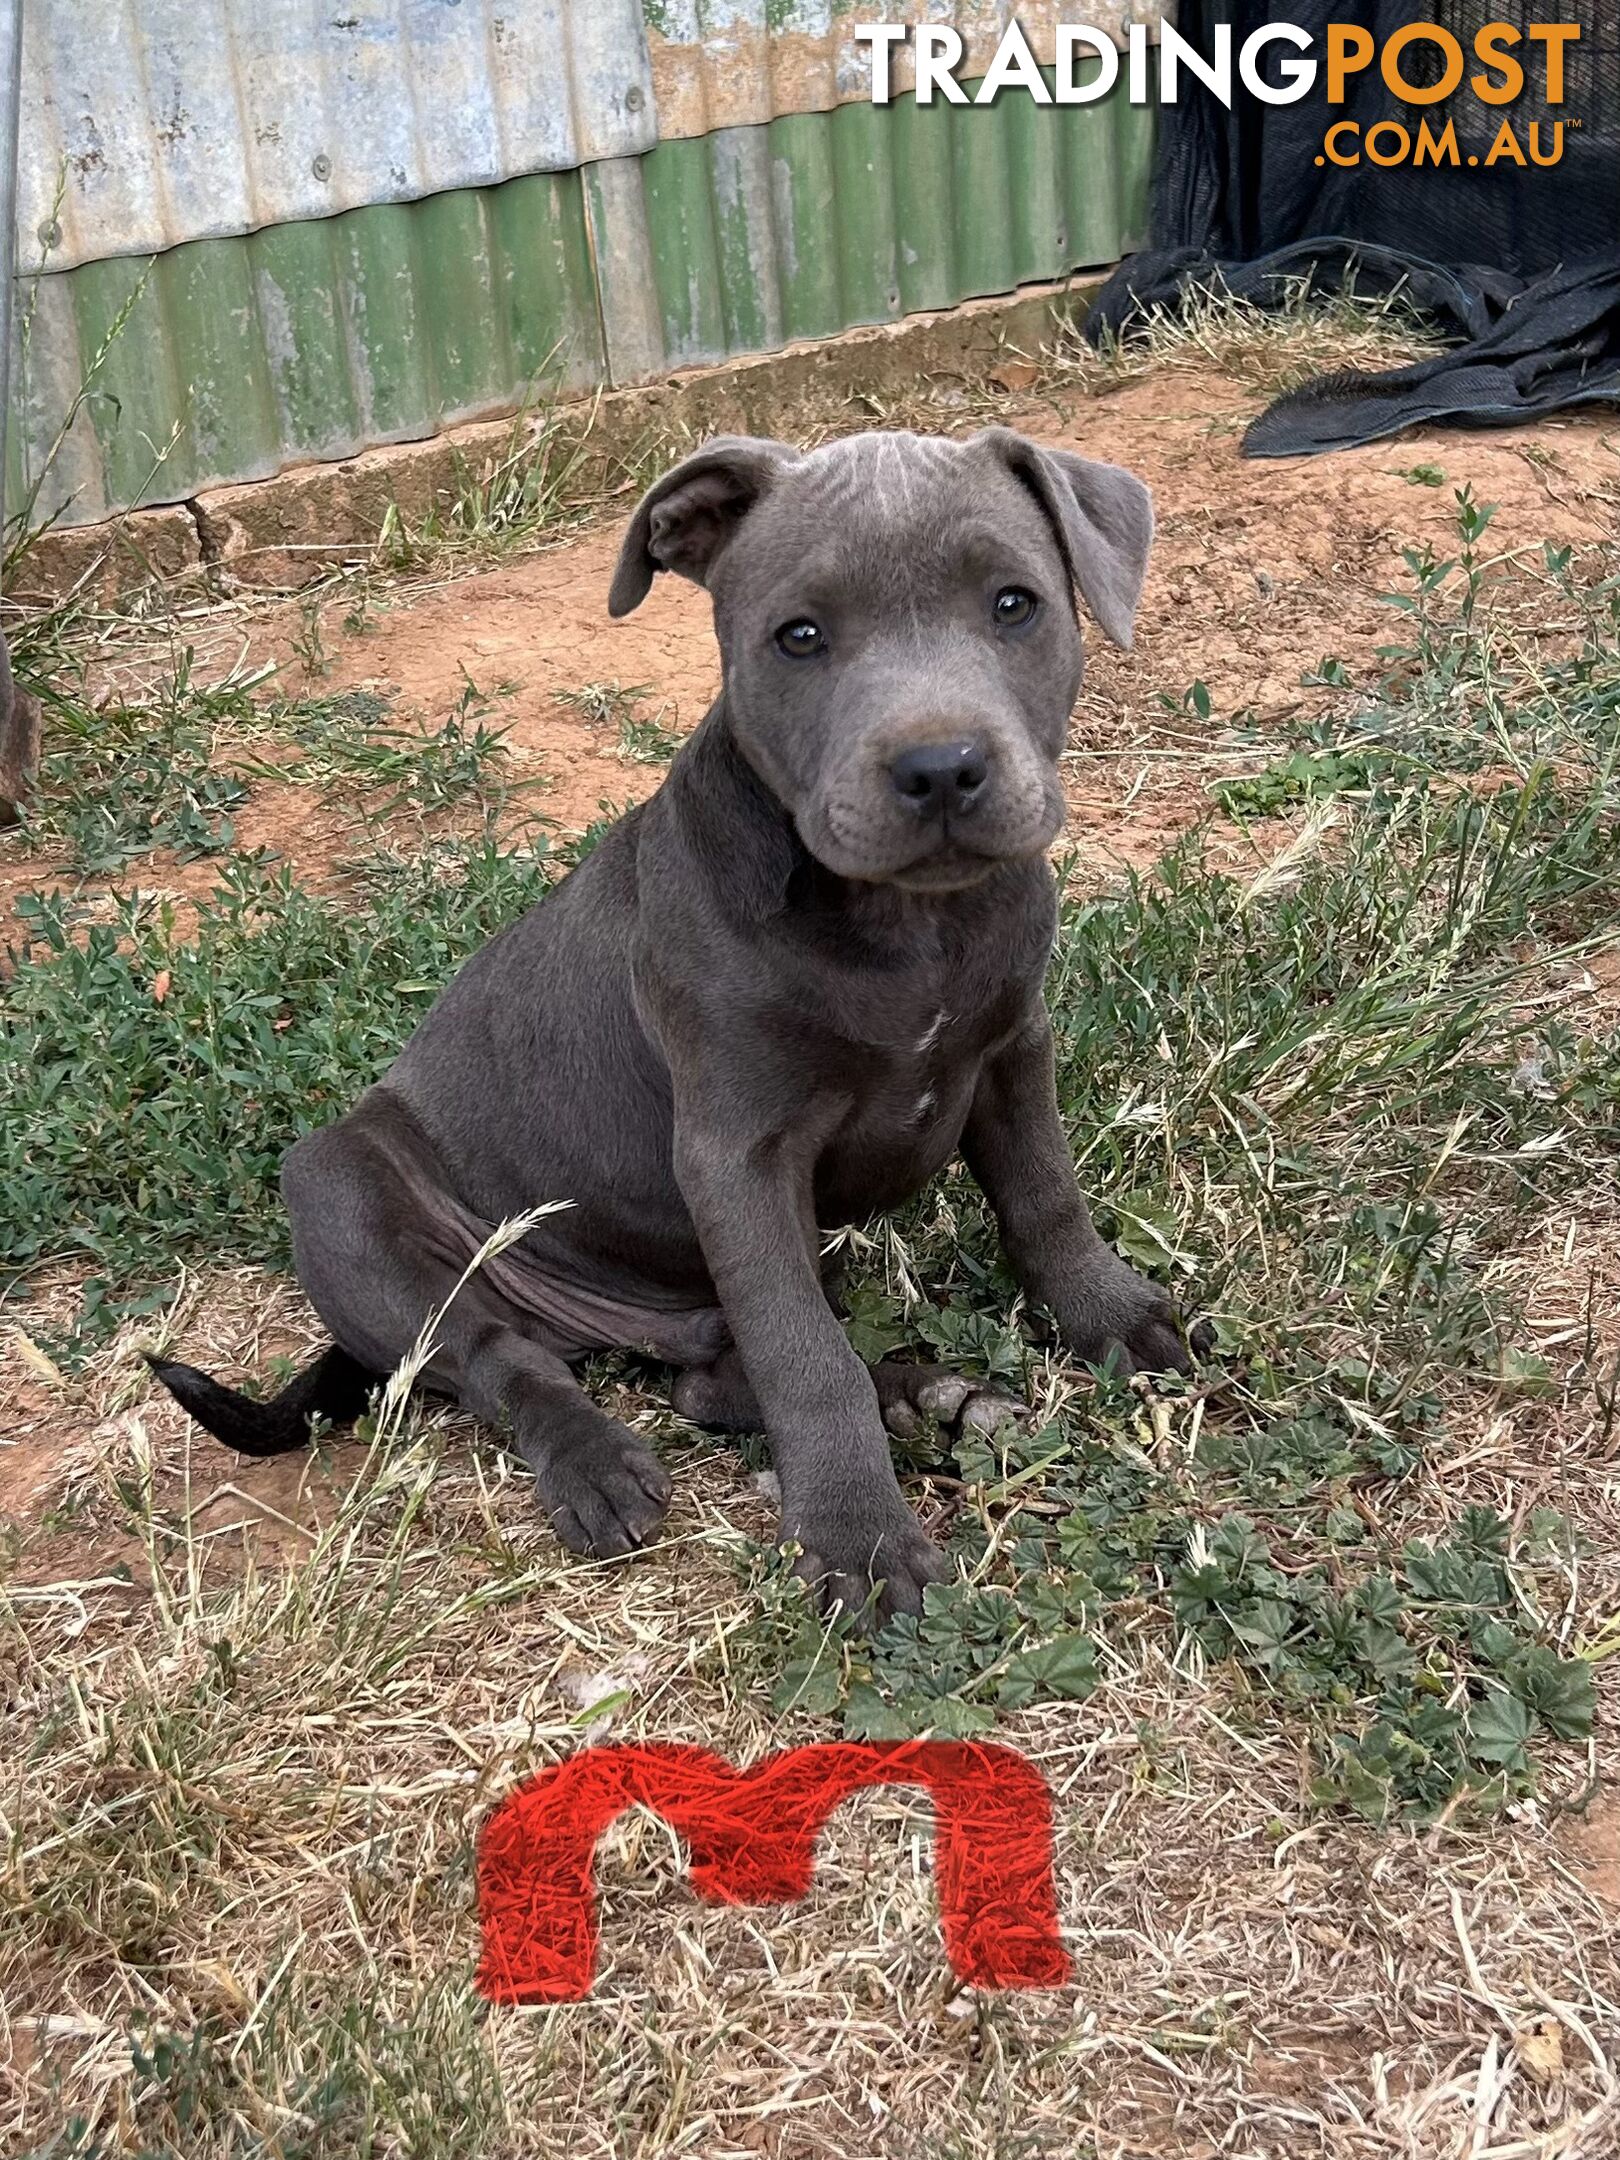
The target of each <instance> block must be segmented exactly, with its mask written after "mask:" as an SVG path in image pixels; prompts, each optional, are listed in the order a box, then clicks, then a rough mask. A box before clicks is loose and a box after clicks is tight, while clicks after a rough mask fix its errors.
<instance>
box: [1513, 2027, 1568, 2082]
mask: <svg viewBox="0 0 1620 2160" xmlns="http://www.w3.org/2000/svg"><path fill="white" fill-rule="evenodd" d="M1519 2060H1520V2062H1522V2063H1523V2064H1524V2067H1525V2068H1526V2069H1527V2070H1528V2071H1529V2073H1530V2075H1531V2076H1532V2077H1533V2078H1536V2079H1537V2080H1538V2081H1539V2082H1540V2083H1542V2084H1546V2083H1547V2082H1548V2081H1549V2080H1550V2079H1552V2078H1555V2077H1561V2076H1562V2075H1563V2071H1564V2028H1563V2026H1562V2025H1560V2024H1559V2022H1558V2020H1557V2019H1556V2018H1543V2019H1542V2021H1541V2023H1540V2024H1539V2025H1532V2026H1531V2028H1530V2030H1529V2031H1528V2032H1522V2033H1520V2035H1519Z"/></svg>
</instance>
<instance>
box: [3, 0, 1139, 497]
mask: <svg viewBox="0 0 1620 2160" xmlns="http://www.w3.org/2000/svg"><path fill="white" fill-rule="evenodd" d="M1013 12H1014V9H1013V6H1012V5H1011V0H955V4H954V5H953V4H951V0H901V4H898V5H896V4H892V0H891V5H890V6H889V7H888V8H887V9H886V10H881V11H880V10H877V9H864V8H863V9H860V10H852V9H851V7H850V5H849V0H330V4H328V5H323V6H316V5H313V4H311V0H95V4H94V5H93V6H89V7H87V6H85V5H84V4H83V0H27V5H26V8H25V31H24V57H23V93H22V111H23V131H22V148H21V169H20V173H19V179H18V264H19V272H20V275H21V278H22V286H21V290H20V293H19V305H18V308H17V311H16V314H17V329H16V334H15V340H14V344H15V364H14V369H13V378H12V383H13V387H12V425H11V427H10V429H9V430H8V440H7V506H8V509H9V510H10V511H11V512H12V513H13V514H15V512H16V511H17V509H18V508H19V506H21V505H23V504H25V503H26V502H28V501H29V500H30V499H31V500H32V512H33V515H34V516H35V517H36V518H39V517H42V516H49V515H57V516H60V517H61V518H62V519H63V520H64V521H66V522H69V523H83V522H86V521H89V520H93V519H96V518H99V517H103V516H106V515H107V514H108V513H109V512H111V511H114V510H117V509H121V508H126V507H129V506H131V505H134V504H137V503H141V504H146V503H161V502H174V501H181V500H184V499H186V498H187V497H189V496H192V495H194V494H196V493H198V492H199V491H201V490H202V489H204V488H207V487H210V486H215V485H218V484H220V483H222V482H225V481H230V480H244V479H254V478H260V477H263V476H265V475H267V474H270V473H273V472H276V471H278V470H280V469H281V468H282V467H284V466H286V465H289V464H293V463H297V462H300V461H303V460H308V459H330V458H340V457H344V456H348V455H351V454H352V453H353V452H355V451H356V450H358V449H361V448H363V447H365V446H368V445H371V444H378V443H386V442H394V441H402V440H410V439H415V438H420V437H422V436H426V435H431V434H434V433H436V432H438V431H439V430H440V429H442V428H444V427H446V426H449V425H451V424H453V423H454V422H456V421H458V420H464V419H471V418H474V417H478V416H481V415H488V414H491V413H496V412H500V411H505V410H512V409H514V408H515V407H516V406H518V405H520V404H521V403H523V401H524V400H525V398H527V397H529V396H532V395H534V394H535V393H536V392H537V391H539V390H541V389H545V388H556V389H561V390H580V389H585V388H588V387H590V386H592V385H594V384H597V383H603V382H612V383H628V382H636V381H642V380H646V379H648V378H650V377H654V376H657V375H660V374H663V373H665V372H667V371H668V370H670V369H671V368H674V367H678V366H682V365H686V364H689V363H692V362H699V361H712V360H718V359H722V358H724V357H725V356H727V355H728V354H732V353H739V352H753V351H761V350H767V349H769V348H771V347H773V346H776V345H780V344H782V343H784V342H786V341H788V340H791V339H795V338H806V337H820V336H825V335H828V334H830V333H831V332H833V331H837V330H840V329H844V328H847V327H849V326H851V325H853V324H857V323H874V322H887V321H892V320H894V319H896V318H897V317H899V316H901V315H904V314H908V313H911V312H914V311H916V310H918V309H923V308H941V307H950V306H953V305H955V304H956V303H957V302H959V301H961V300H963V299H966V298H968V297H971V296H975V295H980V294H986V293H995V292H1005V291H1009V290H1011V289H1012V288H1013V287H1014V286H1015V285H1018V284H1022V283H1027V282H1030V281H1032V280H1037V279H1046V278H1054V277H1060V276H1062V275H1064V274H1065V273H1067V272H1068V271H1071V270H1075V269H1081V268H1086V267H1092V266H1096V265H1099V264H1102V263H1107V262H1111V261H1113V260H1114V259H1115V258H1116V257H1117V256H1118V255H1119V254H1120V253H1121V252H1122V251H1123V249H1124V248H1125V247H1126V246H1127V245H1129V244H1132V243H1133V242H1134V240H1135V238H1136V237H1137V235H1138V230H1139V227H1140V225H1141V222H1142V218H1143V215H1144V210H1145V199H1146V176H1147V163H1148V158H1149V155H1150V151H1151V136H1152V113H1151V108H1150V107H1148V106H1146V105H1138V106H1133V105H1131V104H1129V103H1128V102H1126V100H1125V97H1124V94H1123V85H1122V86H1121V87H1120V89H1118V90H1116V91H1115V92H1113V93H1111V94H1110V95H1109V96H1108V97H1106V98H1103V99H1099V100H1098V101H1097V102H1096V103H1094V104H1090V105H1073V106H1066V107H1047V106H1039V105H1037V104H1036V103H1034V101H1033V100H1031V99H1030V98H1028V97H1027V96H1025V95H1024V94H1023V93H1021V92H1018V91H1008V92H1006V93H1004V94H1003V95H1002V96H1001V97H999V98H998V99H997V100H996V102H995V103H994V104H993V105H990V106H984V107H959V106H953V105H949V104H946V103H942V102H940V103H934V104H931V105H919V104H918V103H917V102H916V101H915V99H914V98H912V97H911V96H910V95H909V94H908V95H903V96H901V97H899V98H897V99H896V100H895V102H894V103H893V104H892V105H889V106H886V107H877V106H874V105H873V104H872V103H871V100H870V72H869V61H868V51H867V48H866V47H864V46H857V45H856V43H855V41H854V38H853V36H852V30H853V25H854V23H855V21H856V20H857V19H861V20H864V19H866V18H867V16H868V15H871V16H879V15H881V17H882V19H885V20H889V21H901V20H914V19H916V18H917V17H918V16H919V15H920V16H922V17H923V18H924V19H926V20H928V21H931V22H939V21H945V22H950V23H954V25H955V26H956V27H957V28H958V29H959V30H960V32H961V34H962V36H963V38H964V41H965V45H966V53H967V58H966V62H965V65H964V67H963V69H962V70H961V73H962V75H963V78H964V79H970V78H971V77H972V76H973V75H974V74H977V73H981V72H982V71H983V69H984V67H985V66H986V65H987V64H988V60H989V56H990V54H991V52H992V51H993V49H994V46H995V43H996V40H997V39H998V38H999V36H1000V34H1001V31H1002V29H1003V27H1004V24H1005V22H1006V20H1007V18H1008V17H1009V16H1010V15H1011V14H1012V13H1013ZM1085 12H1086V19H1087V21H1088V22H1092V23H1095V24H1097V25H1099V26H1100V27H1103V28H1105V29H1107V30H1109V31H1110V32H1111V33H1113V34H1115V35H1116V36H1118V37H1119V38H1120V39H1123V36H1124V33H1125V27H1126V25H1127V23H1129V22H1131V21H1143V22H1146V23H1149V24H1150V25H1153V26H1156V23H1157V18H1158V13H1159V10H1158V6H1157V4H1156V0H1107V4H1101V5H1099V4H1098V0H1091V4H1090V5H1089V6H1088V8H1087V9H1086V11H1085ZM1017 13H1018V16H1019V20H1020V21H1021V23H1022V25H1023V27H1024V29H1025V31H1026V33H1027V34H1028V36H1029V39H1030V43H1031V45H1032V46H1033V48H1034V50H1035V51H1036V53H1037V56H1038V57H1039V58H1041V59H1042V60H1043V61H1048V60H1050V58H1051V56H1052V32H1053V26H1054V22H1055V20H1056V19H1057V18H1058V17H1059V14H1060V10H1059V9H1058V8H1057V7H1056V6H1055V5H1052V4H1050V0H1045V4H1042V5H1038V6H1034V7H1028V6H1026V7H1022V8H1019V9H1018V10H1017ZM900 60H901V65H900V67H899V68H898V69H897V71H896V80H897V82H898V83H901V84H904V83H905V82H906V81H907V77H906V75H905V74H904V72H903V69H904V65H905V62H904V56H903V55H902V56H900Z"/></svg>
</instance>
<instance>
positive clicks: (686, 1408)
mask: <svg viewBox="0 0 1620 2160" xmlns="http://www.w3.org/2000/svg"><path fill="white" fill-rule="evenodd" d="M867 1370H868V1371H869V1372H870V1373H871V1375H872V1384H873V1386H874V1387H875V1388H876V1389H877V1398H878V1407H879V1409H880V1410H881V1411H882V1412H883V1422H884V1424H885V1425H886V1426H887V1427H888V1429H889V1431H890V1432H891V1433H892V1434H893V1435H894V1436H895V1438H896V1439H902V1440H910V1439H914V1438H915V1437H916V1435H917V1434H918V1433H920V1432H921V1431H922V1430H923V1426H924V1420H925V1419H927V1418H932V1419H933V1420H934V1421H935V1422H936V1423H937V1424H938V1425H939V1426H940V1427H941V1428H942V1429H943V1430H944V1431H945V1432H946V1433H947V1434H949V1435H952V1436H955V1435H957V1434H960V1433H964V1432H977V1433H991V1432H994V1431H995V1430H996V1429H997V1427H998V1426H1001V1425H1006V1424H1009V1423H1011V1424H1027V1423H1028V1421H1029V1409H1028V1406H1027V1404H1024V1403H1021V1402H1019V1401H1018V1399H1017V1398H1016V1397H1015V1396H1012V1395H1006V1394H1003V1393H1002V1391H1001V1390H1000V1389H999V1388H995V1387H990V1386H987V1385H986V1384H985V1383H984V1382H983V1381H979V1380H967V1379H964V1378H963V1377H962V1375H961V1374H960V1373H953V1372H949V1371H947V1370H946V1368H945V1367H944V1366H942V1365H908V1364H906V1363H905V1362H903V1360H901V1359H899V1358H883V1359H881V1360H880V1361H879V1363H877V1364H876V1365H871V1366H868V1368H867ZM670 1403H671V1405H672V1407H673V1408H674V1411H675V1414H676V1415H677V1416H678V1417H683V1418H688V1419H690V1420H691V1422H692V1423H693V1424H694V1425H701V1426H703V1427H704V1428H705V1429H706V1430H707V1431H709V1432H724V1433H746V1432H763V1431H764V1429H765V1426H764V1420H763V1419H762V1417H761V1415H760V1409H759V1404H758V1403H757V1402H756V1401H755V1399H754V1390H753V1387H752V1385H751V1384H750V1382H749V1378H748V1375H747V1373H746V1372H744V1370H743V1362H742V1359H741V1358H740V1357H739V1356H738V1354H737V1352H736V1351H735V1350H727V1351H724V1352H723V1353H722V1354H721V1356H720V1357H719V1358H717V1359H716V1360H715V1362H714V1363H713V1364H712V1365H698V1366H693V1367H691V1368H689V1369H688V1370H687V1371H685V1372H683V1373H678V1374H677V1375H676V1378H675V1383H674V1386H673V1387H672V1388H671V1390H670Z"/></svg>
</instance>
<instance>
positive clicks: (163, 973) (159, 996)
mask: <svg viewBox="0 0 1620 2160" xmlns="http://www.w3.org/2000/svg"><path fill="white" fill-rule="evenodd" d="M170 980H171V978H170V974H169V970H168V969H167V968H159V969H158V971H157V973H156V974H155V975H154V976H153V977H152V1003H153V1004H154V1005H161V1004H162V1003H163V1000H164V999H165V998H166V997H167V996H168V994H169V983H170Z"/></svg>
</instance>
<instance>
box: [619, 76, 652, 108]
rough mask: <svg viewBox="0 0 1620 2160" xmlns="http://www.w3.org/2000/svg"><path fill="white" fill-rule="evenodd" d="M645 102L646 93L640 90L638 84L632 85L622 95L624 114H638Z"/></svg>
mask: <svg viewBox="0 0 1620 2160" xmlns="http://www.w3.org/2000/svg"><path fill="white" fill-rule="evenodd" d="M646 102H647V96H646V92H645V91H644V90H643V89H642V87H641V85H640V83H632V84H631V85H630V87H629V89H628V90H627V91H626V92H625V93H624V109H625V111H626V112H640V110H641V108H642V106H643V105H645V104H646Z"/></svg>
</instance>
